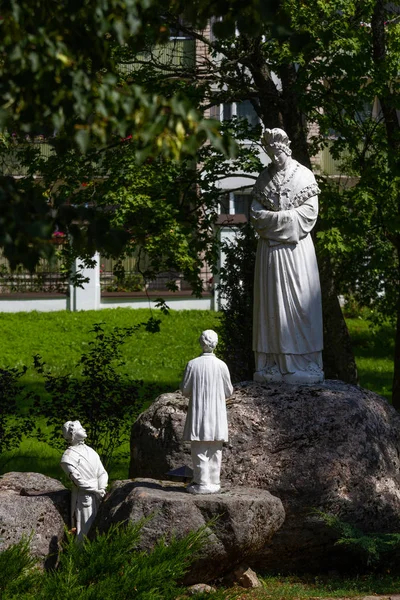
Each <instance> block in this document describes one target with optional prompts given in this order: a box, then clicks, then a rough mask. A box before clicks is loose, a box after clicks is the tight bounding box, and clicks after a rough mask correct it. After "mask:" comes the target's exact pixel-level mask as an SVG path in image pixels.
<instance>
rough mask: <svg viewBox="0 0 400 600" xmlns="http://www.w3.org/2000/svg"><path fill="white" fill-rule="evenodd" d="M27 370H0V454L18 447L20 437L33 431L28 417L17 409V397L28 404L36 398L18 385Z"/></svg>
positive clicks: (15, 368) (24, 368)
mask: <svg viewBox="0 0 400 600" xmlns="http://www.w3.org/2000/svg"><path fill="white" fill-rule="evenodd" d="M26 370H27V368H26V367H23V368H22V369H18V368H17V367H14V368H12V369H10V368H9V369H0V454H2V453H3V452H5V451H7V450H12V449H13V448H16V447H17V446H19V444H20V442H21V439H22V436H23V435H27V434H28V433H30V432H31V431H32V430H33V427H34V424H33V421H32V419H31V418H30V417H29V416H26V415H24V414H23V413H22V411H21V410H20V409H19V405H18V402H17V400H18V397H20V396H21V398H22V397H23V402H21V404H23V403H30V402H32V400H33V399H34V398H36V396H34V395H33V394H32V393H30V392H26V391H23V387H22V386H20V385H19V384H18V381H19V379H20V377H22V375H24V374H25V372H26Z"/></svg>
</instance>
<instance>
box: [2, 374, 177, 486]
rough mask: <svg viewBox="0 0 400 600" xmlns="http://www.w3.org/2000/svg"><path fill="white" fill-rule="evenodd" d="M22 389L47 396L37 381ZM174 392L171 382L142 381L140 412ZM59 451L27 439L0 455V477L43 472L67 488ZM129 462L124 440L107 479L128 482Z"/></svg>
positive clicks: (127, 448)
mask: <svg viewBox="0 0 400 600" xmlns="http://www.w3.org/2000/svg"><path fill="white" fill-rule="evenodd" d="M24 387H25V388H26V389H27V390H28V391H32V392H34V393H35V394H39V395H41V394H45V393H46V392H45V390H44V386H43V385H42V386H41V385H40V383H39V382H32V383H30V384H25V385H24ZM176 389H178V384H177V385H176V386H171V384H170V382H162V381H157V382H154V381H147V382H146V381H145V382H144V388H143V406H142V411H143V410H146V408H148V407H149V406H150V405H151V404H152V403H153V402H154V400H155V399H156V398H157V397H158V396H159V395H160V394H163V393H167V392H174V391H175V390H176ZM25 408H29V407H25ZM70 418H71V419H75V418H76V415H71V416H70ZM63 423H64V419H62V418H60V435H61V428H62V425H63ZM39 424H40V427H41V429H42V430H46V425H45V422H44V421H43V422H40V421H39V422H38V425H39ZM87 443H88V445H89V446H90V439H88V440H87ZM62 452H63V450H61V449H56V448H53V447H51V446H50V445H49V444H47V443H45V442H39V441H37V440H36V439H35V438H34V437H33V436H32V437H26V438H24V439H23V441H22V442H21V444H20V446H19V448H17V449H14V450H11V451H9V452H3V453H2V454H0V475H3V474H4V473H8V472H10V471H18V472H32V473H42V474H43V475H47V476H48V477H54V478H55V479H58V480H60V481H61V482H62V483H63V484H64V485H65V486H67V487H70V482H69V481H68V479H67V478H66V477H65V475H64V472H63V471H62V469H61V467H60V459H61V455H62ZM129 461H130V454H129V441H128V440H127V441H126V443H124V444H122V446H121V447H120V448H119V449H118V451H117V452H116V453H115V455H114V458H113V460H112V461H111V465H110V467H109V478H110V480H115V479H128V477H129V475H128V471H129Z"/></svg>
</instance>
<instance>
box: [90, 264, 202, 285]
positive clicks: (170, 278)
mask: <svg viewBox="0 0 400 600" xmlns="http://www.w3.org/2000/svg"><path fill="white" fill-rule="evenodd" d="M119 264H120V263H118V261H116V260H113V259H104V258H101V260H100V287H101V291H102V293H104V292H125V293H129V292H142V293H146V292H151V293H154V292H160V293H163V292H168V291H171V284H172V285H173V286H174V287H175V288H176V291H177V292H180V291H181V292H190V291H192V286H191V284H190V283H189V282H188V281H186V280H185V278H184V277H183V275H182V274H181V273H179V272H177V271H164V272H162V273H159V274H158V275H157V276H156V277H154V278H153V279H148V280H145V279H144V277H143V275H142V274H141V273H140V272H139V271H138V269H137V259H136V257H128V258H125V259H124V260H123V261H122V265H123V270H119ZM201 278H202V281H203V290H204V291H205V292H209V291H211V289H212V273H211V271H210V270H209V268H208V267H207V266H204V268H203V269H202V273H201Z"/></svg>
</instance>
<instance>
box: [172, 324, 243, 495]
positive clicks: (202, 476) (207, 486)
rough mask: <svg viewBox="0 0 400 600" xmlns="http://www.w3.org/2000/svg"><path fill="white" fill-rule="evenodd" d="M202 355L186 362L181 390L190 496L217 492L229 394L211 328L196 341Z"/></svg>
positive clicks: (229, 383)
mask: <svg viewBox="0 0 400 600" xmlns="http://www.w3.org/2000/svg"><path fill="white" fill-rule="evenodd" d="M199 342H200V345H201V347H202V349H203V353H202V354H201V356H199V357H198V358H194V359H193V360H191V361H189V362H188V364H187V366H186V370H185V374H184V376H183V380H182V383H181V390H182V393H183V395H184V396H187V397H188V398H189V407H188V413H187V417H186V423H185V428H184V432H183V439H184V440H185V441H190V442H191V452H192V462H193V482H192V483H191V485H189V486H188V488H187V491H188V492H190V493H191V494H216V493H217V492H219V490H220V489H221V485H220V472H221V459H222V444H223V442H226V441H227V440H228V421H227V417H226V404H225V400H226V398H229V396H231V395H232V393H233V387H232V383H231V378H230V375H229V370H228V367H227V366H226V364H225V363H224V362H223V361H222V360H220V359H219V358H217V357H216V356H215V354H214V349H215V347H216V346H217V343H218V335H217V334H216V333H215V331H213V330H212V329H207V330H206V331H203V333H202V334H201V336H200V339H199Z"/></svg>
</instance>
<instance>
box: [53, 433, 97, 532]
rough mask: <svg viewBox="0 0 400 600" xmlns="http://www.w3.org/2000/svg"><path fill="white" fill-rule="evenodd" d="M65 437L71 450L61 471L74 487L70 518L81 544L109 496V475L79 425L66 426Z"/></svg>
mask: <svg viewBox="0 0 400 600" xmlns="http://www.w3.org/2000/svg"><path fill="white" fill-rule="evenodd" d="M63 436H64V438H65V439H66V440H67V442H69V443H70V446H69V448H67V450H66V451H65V452H64V454H63V455H62V458H61V467H62V469H63V471H64V472H65V473H66V475H67V476H68V478H69V479H70V480H71V481H72V483H73V484H74V487H73V490H72V497H71V515H72V522H73V524H74V523H75V526H76V539H77V541H82V540H83V538H84V536H86V535H87V534H88V532H89V529H90V527H91V525H92V523H93V521H94V519H95V517H96V514H97V511H98V508H99V505H100V501H101V499H102V498H104V496H105V494H106V487H107V483H108V475H107V472H106V470H105V469H104V467H103V465H102V462H101V460H100V456H99V455H98V454H97V452H96V451H95V450H93V448H90V447H89V446H86V445H85V439H86V437H87V435H86V431H85V429H84V428H83V427H82V425H81V424H80V422H79V421H67V422H66V423H64V425H63Z"/></svg>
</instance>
